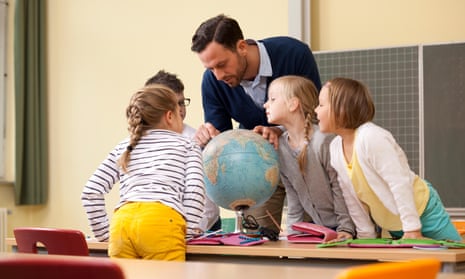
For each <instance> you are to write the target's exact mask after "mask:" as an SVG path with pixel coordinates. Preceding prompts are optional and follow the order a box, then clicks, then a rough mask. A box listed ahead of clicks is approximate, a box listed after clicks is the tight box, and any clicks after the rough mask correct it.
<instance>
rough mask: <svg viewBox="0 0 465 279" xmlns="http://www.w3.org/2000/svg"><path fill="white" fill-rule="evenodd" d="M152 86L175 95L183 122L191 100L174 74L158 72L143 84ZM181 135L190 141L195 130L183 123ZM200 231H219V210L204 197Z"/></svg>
mask: <svg viewBox="0 0 465 279" xmlns="http://www.w3.org/2000/svg"><path fill="white" fill-rule="evenodd" d="M152 84H162V85H165V86H167V87H168V88H169V89H171V90H173V91H174V93H176V95H177V96H178V104H179V113H180V114H181V117H182V120H183V121H184V119H185V118H186V107H187V106H188V105H189V103H190V101H191V100H190V99H189V98H185V97H184V84H183V83H182V81H181V80H180V79H179V78H178V77H177V76H176V75H175V74H172V73H168V72H166V71H164V70H160V71H158V72H157V73H156V74H155V75H154V76H152V77H151V78H149V79H148V80H147V81H146V82H145V86H147V85H152ZM182 135H183V136H185V137H188V138H190V139H192V138H194V135H195V129H194V128H192V127H191V126H189V125H187V124H186V123H183V130H182ZM200 229H201V230H202V231H217V230H219V229H221V217H220V208H219V207H218V205H217V204H215V203H214V202H213V201H212V200H210V199H209V198H208V196H205V211H204V213H203V214H202V219H201V220H200Z"/></svg>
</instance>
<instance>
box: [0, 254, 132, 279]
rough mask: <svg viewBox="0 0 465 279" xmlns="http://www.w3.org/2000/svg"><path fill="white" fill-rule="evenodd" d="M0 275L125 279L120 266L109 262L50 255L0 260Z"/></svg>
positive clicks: (28, 278)
mask: <svg viewBox="0 0 465 279" xmlns="http://www.w3.org/2000/svg"><path fill="white" fill-rule="evenodd" d="M18 255H20V254H18ZM0 274H1V277H2V278H15V279H32V278H34V279H63V278H66V279H124V273H123V271H122V269H121V267H120V266H119V265H118V264H117V263H115V262H113V261H111V260H110V259H104V258H93V257H70V256H61V257H57V256H51V255H34V257H32V255H31V256H28V257H24V254H23V257H14V256H12V257H0Z"/></svg>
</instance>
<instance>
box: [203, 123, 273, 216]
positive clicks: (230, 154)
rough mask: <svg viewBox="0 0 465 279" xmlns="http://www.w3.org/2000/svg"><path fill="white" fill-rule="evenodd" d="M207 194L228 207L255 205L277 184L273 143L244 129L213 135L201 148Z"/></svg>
mask: <svg viewBox="0 0 465 279" xmlns="http://www.w3.org/2000/svg"><path fill="white" fill-rule="evenodd" d="M203 165H204V171H205V187H206V192H207V195H208V197H209V198H210V199H211V200H212V201H213V202H215V203H216V204H217V205H219V206H221V207H223V208H225V209H229V210H242V209H249V208H254V207H257V206H259V205H261V204H263V203H264V202H266V201H267V200H268V199H269V198H270V197H271V195H272V194H273V193H274V191H275V190H276V187H277V185H278V183H279V159H278V154H277V152H276V151H275V149H274V147H273V145H271V144H270V143H269V142H268V141H266V140H265V139H264V138H263V137H262V136H261V135H259V134H257V133H254V132H252V131H250V130H245V129H233V130H228V131H226V132H223V133H221V134H219V135H218V136H216V137H214V138H213V139H212V140H211V141H210V142H209V143H208V145H207V146H205V148H204V150H203Z"/></svg>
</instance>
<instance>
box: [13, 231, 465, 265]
mask: <svg viewBox="0 0 465 279" xmlns="http://www.w3.org/2000/svg"><path fill="white" fill-rule="evenodd" d="M6 244H7V245H8V246H10V247H12V248H13V251H15V246H16V241H15V239H14V238H7V239H6ZM88 245H89V251H90V254H91V255H92V256H106V254H107V246H108V244H107V243H104V242H88ZM431 257H433V258H437V259H438V260H440V261H441V262H442V268H441V271H442V272H465V249H446V250H418V249H412V248H342V247H340V248H335V247H332V248H316V245H315V244H293V243H288V242H287V241H284V240H280V241H276V242H271V241H270V242H266V243H264V244H261V245H256V246H249V247H239V246H224V245H188V246H187V260H188V261H207V262H217V263H232V262H234V263H243V264H262V265H269V266H275V265H282V266H283V265H284V266H289V265H292V266H318V267H340V268H342V267H348V266H354V265H360V264H366V263H374V262H378V261H406V260H411V259H416V258H431Z"/></svg>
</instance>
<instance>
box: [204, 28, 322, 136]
mask: <svg viewBox="0 0 465 279" xmlns="http://www.w3.org/2000/svg"><path fill="white" fill-rule="evenodd" d="M259 42H262V43H263V44H264V45H265V48H266V51H267V52H268V55H269V56H270V60H271V67H272V69H273V75H272V76H271V77H270V78H268V80H267V89H268V85H269V84H270V82H271V81H273V80H274V79H276V78H278V77H280V76H284V75H299V76H305V77H307V78H309V79H310V80H312V81H313V82H314V83H315V85H316V87H317V89H318V90H320V88H321V81H320V75H319V73H318V68H317V64H316V62H315V58H314V57H313V54H312V52H311V50H310V48H309V47H308V45H306V44H304V43H302V42H301V41H299V40H296V39H293V38H290V37H272V38H267V39H263V40H260V41H259ZM267 98H268V96H267V97H266V99H267ZM202 104H203V110H204V118H205V122H210V123H212V124H213V126H215V127H216V128H217V129H218V130H220V131H222V132H223V131H226V130H229V129H232V128H233V126H232V121H231V119H234V120H235V121H237V122H238V123H239V124H240V128H244V129H253V128H254V127H255V126H257V125H264V126H270V124H269V123H268V121H267V119H266V115H265V110H264V109H263V107H262V108H259V107H258V106H257V105H256V104H255V103H254V102H253V100H252V98H251V97H250V96H249V95H247V93H246V92H245V90H244V88H243V87H242V86H236V87H234V88H231V87H229V85H227V84H226V83H224V82H223V81H219V80H217V79H216V77H215V75H214V74H213V72H212V71H210V70H206V71H205V73H204V74H203V79H202Z"/></svg>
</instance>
